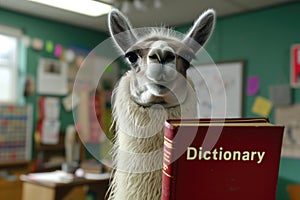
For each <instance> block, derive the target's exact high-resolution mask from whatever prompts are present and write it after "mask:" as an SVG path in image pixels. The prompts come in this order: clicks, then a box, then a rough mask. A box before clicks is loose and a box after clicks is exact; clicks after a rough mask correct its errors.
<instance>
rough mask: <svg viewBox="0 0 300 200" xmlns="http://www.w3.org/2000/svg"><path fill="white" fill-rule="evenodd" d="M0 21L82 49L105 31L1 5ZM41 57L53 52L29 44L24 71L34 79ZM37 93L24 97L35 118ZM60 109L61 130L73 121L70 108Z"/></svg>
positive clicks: (100, 38) (103, 36)
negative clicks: (72, 24) (16, 10)
mask: <svg viewBox="0 0 300 200" xmlns="http://www.w3.org/2000/svg"><path fill="white" fill-rule="evenodd" d="M0 24H1V25H7V26H11V27H16V28H20V29H22V30H23V32H24V34H25V35H27V36H29V37H30V38H40V39H42V40H43V41H44V42H45V41H47V40H50V41H53V43H54V44H61V45H62V46H63V47H69V46H76V47H80V48H82V49H87V50H92V49H93V48H94V47H96V46H97V45H98V44H99V43H100V42H101V41H103V40H105V39H106V38H107V35H106V34H105V33H102V32H97V31H93V30H89V29H83V28H79V27H76V26H70V25H66V24H64V23H58V22H55V21H50V20H45V19H40V18H36V17H32V16H28V15H23V14H19V13H16V12H12V11H8V10H3V9H1V8H0ZM43 57H45V58H54V56H53V53H51V54H50V53H47V52H46V51H45V50H42V51H35V50H33V49H32V48H28V49H27V56H26V64H25V65H26V66H27V74H31V75H33V76H34V77H35V82H36V77H37V66H38V60H39V58H43ZM38 97H39V96H38V94H35V95H33V96H30V97H28V98H27V102H29V103H32V104H33V105H34V108H35V116H34V118H35V119H36V118H37V116H36V115H37V111H36V105H37V102H38ZM60 110H61V115H60V116H61V117H60V120H61V130H62V131H63V130H65V128H66V127H67V125H69V124H73V123H74V122H73V116H72V113H71V112H66V111H65V109H64V108H63V107H61V109H60ZM34 126H35V123H34Z"/></svg>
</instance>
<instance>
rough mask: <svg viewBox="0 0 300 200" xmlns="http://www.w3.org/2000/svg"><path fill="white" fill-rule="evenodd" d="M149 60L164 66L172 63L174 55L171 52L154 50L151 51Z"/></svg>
mask: <svg viewBox="0 0 300 200" xmlns="http://www.w3.org/2000/svg"><path fill="white" fill-rule="evenodd" d="M149 58H150V59H151V60H152V61H154V62H158V63H161V64H164V63H169V62H172V61H173V60H174V59H175V54H174V53H173V52H171V51H161V50H156V51H152V53H151V54H150V55H149Z"/></svg>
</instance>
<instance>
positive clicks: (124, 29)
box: [108, 9, 137, 53]
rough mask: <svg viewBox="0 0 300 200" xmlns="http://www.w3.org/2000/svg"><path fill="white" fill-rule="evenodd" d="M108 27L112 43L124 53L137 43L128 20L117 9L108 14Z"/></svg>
mask: <svg viewBox="0 0 300 200" xmlns="http://www.w3.org/2000/svg"><path fill="white" fill-rule="evenodd" d="M108 27H109V32H110V35H111V37H112V38H113V39H114V42H115V43H116V44H117V45H118V47H119V48H120V49H121V50H122V51H123V52H124V53H125V52H126V51H127V50H128V48H129V47H131V46H132V45H133V44H134V43H135V42H136V41H137V39H136V38H137V37H136V35H135V33H134V32H133V30H132V27H131V25H130V23H129V20H128V19H127V18H126V17H125V16H124V15H123V14H122V13H121V12H120V11H119V10H118V9H113V10H112V11H111V12H110V13H109V15H108ZM119 33H122V34H119Z"/></svg>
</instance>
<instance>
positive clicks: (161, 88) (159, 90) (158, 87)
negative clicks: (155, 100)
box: [149, 83, 170, 96]
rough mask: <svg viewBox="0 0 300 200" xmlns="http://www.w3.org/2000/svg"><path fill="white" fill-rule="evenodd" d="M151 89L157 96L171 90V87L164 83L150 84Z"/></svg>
mask: <svg viewBox="0 0 300 200" xmlns="http://www.w3.org/2000/svg"><path fill="white" fill-rule="evenodd" d="M149 89H150V90H151V91H152V93H153V94H154V95H156V96H163V95H165V94H166V93H168V92H169V91H170V88H169V87H167V86H166V85H162V84H155V83H152V84H149Z"/></svg>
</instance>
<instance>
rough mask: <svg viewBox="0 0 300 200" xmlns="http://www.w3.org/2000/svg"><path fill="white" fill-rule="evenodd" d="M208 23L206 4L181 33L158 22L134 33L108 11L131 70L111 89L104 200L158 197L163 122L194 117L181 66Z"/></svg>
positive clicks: (195, 49)
mask: <svg viewBox="0 0 300 200" xmlns="http://www.w3.org/2000/svg"><path fill="white" fill-rule="evenodd" d="M214 23H215V12H214V10H211V9H210V10H207V11H205V12H204V13H203V14H202V15H200V17H199V18H198V19H197V20H196V21H195V23H194V25H193V26H192V27H191V29H190V30H189V31H188V32H187V34H186V35H185V36H184V37H180V36H178V35H176V34H175V31H173V30H170V29H165V28H163V27H158V28H151V29H150V31H146V33H145V32H144V34H140V33H138V31H137V29H132V26H131V24H130V23H129V21H128V19H127V18H126V17H125V16H124V15H123V14H122V13H121V12H120V11H118V10H117V9H114V10H112V11H111V12H110V14H109V16H108V25H109V31H110V34H111V36H112V38H113V41H114V43H115V45H116V46H117V48H118V49H119V50H120V52H121V53H122V54H123V55H124V57H125V59H126V61H127V63H128V65H129V66H130V68H131V69H130V70H129V71H128V72H127V73H126V74H125V75H123V77H121V79H120V81H119V83H118V85H117V86H116V88H115V89H114V92H113V126H114V129H115V132H116V133H115V137H114V147H113V149H112V153H113V162H114V175H113V177H112V180H111V184H110V192H109V197H108V199H109V200H114V199H115V200H159V199H160V198H161V180H162V170H161V168H162V162H163V139H164V138H163V126H164V122H165V120H166V119H167V118H192V117H195V116H196V113H197V107H196V105H197V98H196V96H195V93H194V90H193V86H192V84H190V82H189V81H187V69H188V68H189V67H190V62H191V60H192V59H193V58H194V57H195V54H196V53H197V52H198V51H199V50H200V49H201V48H202V47H203V46H204V44H205V43H206V41H207V40H208V39H209V37H210V35H211V33H212V31H213V28H214Z"/></svg>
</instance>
